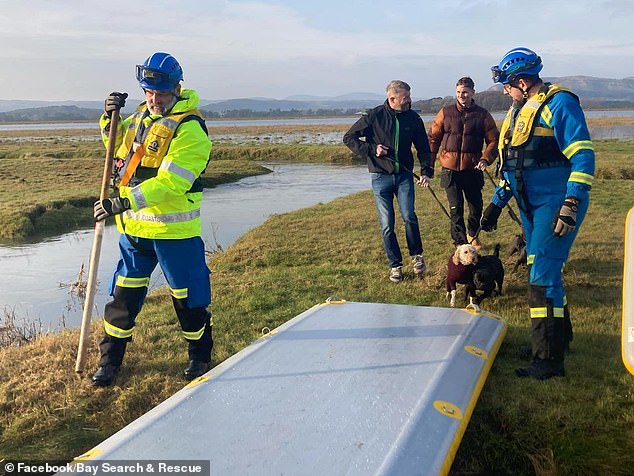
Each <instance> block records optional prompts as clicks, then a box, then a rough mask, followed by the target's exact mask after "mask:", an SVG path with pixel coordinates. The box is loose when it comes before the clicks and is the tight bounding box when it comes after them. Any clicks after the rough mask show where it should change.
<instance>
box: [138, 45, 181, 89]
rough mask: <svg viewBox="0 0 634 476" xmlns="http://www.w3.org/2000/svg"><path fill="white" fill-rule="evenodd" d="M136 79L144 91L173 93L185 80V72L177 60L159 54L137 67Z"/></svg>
mask: <svg viewBox="0 0 634 476" xmlns="http://www.w3.org/2000/svg"><path fill="white" fill-rule="evenodd" d="M136 79H137V81H138V82H139V86H141V87H142V88H143V89H152V90H153V91H172V90H173V89H174V88H175V87H176V86H177V85H178V83H179V82H180V81H182V80H183V70H182V69H181V66H180V65H179V64H178V61H176V58H174V57H173V56H172V55H170V54H169V53H161V52H159V53H154V54H153V55H152V56H150V57H149V58H148V59H146V60H145V63H143V64H138V65H136Z"/></svg>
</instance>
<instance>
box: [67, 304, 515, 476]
mask: <svg viewBox="0 0 634 476" xmlns="http://www.w3.org/2000/svg"><path fill="white" fill-rule="evenodd" d="M505 333H506V324H505V323H504V322H503V321H501V320H500V319H499V318H498V317H496V316H494V315H492V314H489V313H487V312H485V311H481V310H466V309H456V308H444V307H443V308H441V307H421V306H408V305H398V304H376V303H360V302H345V301H336V302H330V303H326V304H320V305H317V306H314V307H313V308H311V309H309V310H307V311H305V312H303V313H302V314H300V315H298V316H296V317H295V318H293V319H291V320H290V321H288V322H286V323H285V324H283V325H282V326H280V327H279V328H277V329H275V330H274V331H272V332H270V333H269V334H267V335H265V336H264V337H262V338H261V339H259V340H257V341H256V342H254V343H253V344H251V345H250V346H248V347H246V348H245V349H243V350H242V351H240V352H238V353H237V354H235V355H234V356H232V357H231V358H229V359H227V360H226V361H225V362H223V363H222V364H220V365H218V366H216V367H215V368H213V369H212V370H210V371H209V372H208V373H207V374H206V375H204V376H203V377H200V378H199V379H196V380H195V381H193V382H192V383H190V384H189V385H187V386H186V387H185V388H183V389H182V390H180V391H178V392H177V393H176V394H174V395H173V396H172V397H170V398H168V399H167V400H166V401H164V402H163V403H161V404H159V405H158V406H156V407H155V408H154V409H152V410H151V411H149V412H148V413H146V414H145V415H143V416H141V417H140V418H138V419H137V420H136V421H134V422H132V423H130V424H129V425H128V426H126V427H125V428H123V429H121V430H120V431H119V432H117V433H115V434H114V435H112V436H111V437H110V438H108V439H107V440H105V441H104V442H102V443H101V444H99V445H98V446H96V447H95V448H94V449H92V450H90V451H89V452H87V453H86V454H84V455H82V456H80V457H78V458H77V460H84V461H86V460H91V461H99V460H117V461H121V460H128V461H135V460H181V461H182V460H209V461H210V468H211V474H212V475H241V476H244V475H293V476H295V475H329V476H334V475H344V474H345V475H362V476H367V475H418V474H420V475H437V474H447V473H448V472H449V469H450V467H451V463H452V461H453V458H454V456H455V453H456V450H457V449H458V446H459V444H460V440H461V438H462V435H463V434H464V431H465V429H466V426H467V424H468V422H469V418H470V417H471V414H472V412H473V409H474V406H475V403H476V401H477V399H478V396H479V394H480V391H481V389H482V387H483V385H484V382H485V380H486V378H487V375H488V373H489V370H490V368H491V365H492V363H493V360H494V358H495V356H496V354H497V351H498V349H499V347H500V345H501V343H502V340H503V338H504V335H505ZM91 464H92V463H91Z"/></svg>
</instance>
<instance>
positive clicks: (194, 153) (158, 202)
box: [99, 89, 212, 239]
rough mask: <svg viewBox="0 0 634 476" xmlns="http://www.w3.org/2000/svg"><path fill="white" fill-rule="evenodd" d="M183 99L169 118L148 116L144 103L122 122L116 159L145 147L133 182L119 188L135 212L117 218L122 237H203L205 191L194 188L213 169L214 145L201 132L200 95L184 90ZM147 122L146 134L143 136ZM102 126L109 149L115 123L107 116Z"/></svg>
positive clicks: (101, 122)
mask: <svg viewBox="0 0 634 476" xmlns="http://www.w3.org/2000/svg"><path fill="white" fill-rule="evenodd" d="M180 97H181V99H180V100H179V101H178V102H177V103H176V104H175V105H174V107H173V108H172V110H171V111H170V112H169V113H168V114H166V115H165V116H159V115H152V114H149V115H147V112H146V111H147V107H146V105H145V103H141V105H140V106H139V107H138V108H137V111H136V112H135V113H134V114H133V115H131V116H130V117H128V118H127V119H125V120H123V121H121V122H120V123H119V127H118V131H117V144H116V149H115V150H116V151H117V152H116V157H117V158H118V159H123V160H125V161H129V160H130V157H131V156H132V155H133V153H134V151H135V150H136V149H137V148H138V147H142V148H143V156H142V160H141V163H140V165H139V167H138V168H137V169H136V172H135V174H134V176H133V178H132V180H131V181H130V182H129V183H128V184H127V185H122V186H120V187H119V195H120V196H121V197H125V198H128V199H129V200H130V204H131V208H132V209H131V210H128V211H126V212H124V213H123V214H122V215H119V216H117V220H116V221H117V228H118V230H119V232H121V233H126V234H127V235H130V236H135V237H140V238H156V239H174V238H191V237H194V236H200V231H201V230H200V228H201V227H200V202H201V200H202V189H201V187H197V186H194V187H192V185H194V182H195V181H196V179H197V178H198V177H199V176H200V174H201V173H202V172H204V170H205V167H206V166H207V162H208V161H209V154H210V152H211V146H212V143H211V141H210V140H209V137H208V136H207V132H206V131H205V130H203V128H202V127H201V122H200V121H202V117H201V115H200V113H199V112H198V111H197V109H196V108H197V107H198V94H197V93H196V92H195V91H193V90H191V89H182V90H181V93H180ZM144 116H145V117H144ZM190 119H196V120H190ZM142 123H143V124H144V125H145V130H144V131H143V134H141V135H140V137H137V132H138V130H139V128H140V127H141V124H142ZM203 124H204V121H203ZM99 125H100V126H101V130H102V138H103V140H104V143H105V144H106V146H107V145H108V130H109V126H110V118H109V117H108V116H106V115H105V114H104V115H103V116H102V117H101V120H100V121H99ZM135 138H136V139H137V142H135ZM139 140H140V141H139Z"/></svg>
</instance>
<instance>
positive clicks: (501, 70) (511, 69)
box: [491, 48, 543, 84]
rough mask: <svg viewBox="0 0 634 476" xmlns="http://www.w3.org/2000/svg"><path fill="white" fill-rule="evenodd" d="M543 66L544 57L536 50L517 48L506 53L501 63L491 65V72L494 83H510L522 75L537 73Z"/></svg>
mask: <svg viewBox="0 0 634 476" xmlns="http://www.w3.org/2000/svg"><path fill="white" fill-rule="evenodd" d="M542 67H543V66H542V59H541V58H540V57H539V56H537V54H536V53H535V52H534V51H532V50H529V49H528V48H515V49H512V50H511V51H509V52H508V53H506V54H505V55H504V58H502V61H500V64H498V65H496V66H493V67H491V73H492V76H493V82H494V83H502V84H508V83H511V82H514V81H515V80H516V79H517V78H518V77H519V76H520V75H526V76H533V75H537V74H539V72H540V71H541V70H542Z"/></svg>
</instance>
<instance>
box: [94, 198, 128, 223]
mask: <svg viewBox="0 0 634 476" xmlns="http://www.w3.org/2000/svg"><path fill="white" fill-rule="evenodd" d="M129 209H130V200H128V199H127V198H121V197H115V198H104V199H103V200H97V201H96V202H95V205H94V210H95V212H94V217H95V221H101V220H104V219H105V218H107V217H111V216H114V215H118V214H119V213H123V212H125V211H126V210H129Z"/></svg>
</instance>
